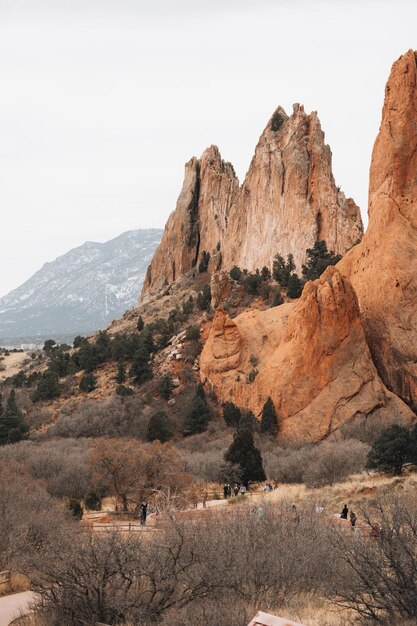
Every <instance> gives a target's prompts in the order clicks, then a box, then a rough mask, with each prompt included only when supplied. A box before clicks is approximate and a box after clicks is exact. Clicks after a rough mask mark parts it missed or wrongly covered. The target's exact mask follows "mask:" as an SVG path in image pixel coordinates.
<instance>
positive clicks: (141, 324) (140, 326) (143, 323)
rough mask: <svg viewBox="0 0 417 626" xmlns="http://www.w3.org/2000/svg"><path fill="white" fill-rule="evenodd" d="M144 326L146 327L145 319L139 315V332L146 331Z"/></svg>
mask: <svg viewBox="0 0 417 626" xmlns="http://www.w3.org/2000/svg"><path fill="white" fill-rule="evenodd" d="M144 326H145V322H144V321H143V317H142V315H139V317H138V321H137V324H136V328H137V329H138V331H139V332H141V331H142V330H143V329H144Z"/></svg>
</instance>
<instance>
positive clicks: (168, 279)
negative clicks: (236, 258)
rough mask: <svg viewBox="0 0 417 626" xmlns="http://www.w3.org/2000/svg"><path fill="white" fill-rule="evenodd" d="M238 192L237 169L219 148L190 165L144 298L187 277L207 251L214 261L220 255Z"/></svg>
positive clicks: (156, 256) (149, 270)
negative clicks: (235, 170)
mask: <svg viewBox="0 0 417 626" xmlns="http://www.w3.org/2000/svg"><path fill="white" fill-rule="evenodd" d="M238 190H239V181H238V179H237V177H236V175H235V172H234V170H233V167H232V165H231V164H230V163H226V162H225V161H223V160H222V159H221V156H220V153H219V150H218V148H217V147H216V146H211V147H210V148H208V149H207V150H206V151H205V152H204V153H203V155H202V157H201V159H196V158H195V157H194V158H192V159H191V160H190V161H189V162H188V163H187V164H186V166H185V176H184V182H183V185H182V189H181V193H180V195H179V197H178V201H177V206H176V209H175V211H174V212H173V213H171V215H170V217H169V219H168V222H167V224H166V226H165V231H164V235H163V237H162V241H161V243H160V245H159V247H158V249H157V250H156V252H155V255H154V257H153V259H152V262H151V264H150V265H149V267H148V271H147V275H146V278H145V282H144V288H143V291H142V297H143V295H144V294H148V295H149V294H154V293H157V292H158V291H160V290H161V289H163V288H164V287H165V286H166V285H169V284H170V283H173V282H175V281H176V280H177V279H178V278H181V277H182V276H184V274H186V273H187V272H188V271H189V270H191V269H192V268H194V267H195V266H196V265H197V264H198V262H199V260H200V259H201V255H202V252H203V251H206V252H210V254H211V255H212V256H213V257H215V256H216V253H217V254H219V251H220V249H221V247H222V242H223V238H224V235H225V232H226V223H227V216H228V212H229V210H230V206H231V205H232V203H233V201H234V198H235V196H236V195H237V193H238ZM220 264H221V260H220V259H219V260H218V265H220Z"/></svg>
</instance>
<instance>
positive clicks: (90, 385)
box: [79, 372, 97, 393]
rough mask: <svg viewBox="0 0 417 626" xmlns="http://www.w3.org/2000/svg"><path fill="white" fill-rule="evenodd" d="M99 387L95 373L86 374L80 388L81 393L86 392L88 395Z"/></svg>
mask: <svg viewBox="0 0 417 626" xmlns="http://www.w3.org/2000/svg"><path fill="white" fill-rule="evenodd" d="M96 386H97V378H96V377H95V376H94V374H93V372H86V373H85V374H84V375H83V376H82V377H81V380H80V384H79V388H80V391H85V392H86V393H90V392H91V391H94V389H95V388H96Z"/></svg>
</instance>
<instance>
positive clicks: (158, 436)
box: [146, 411, 174, 443]
mask: <svg viewBox="0 0 417 626" xmlns="http://www.w3.org/2000/svg"><path fill="white" fill-rule="evenodd" d="M173 434H174V433H173V428H172V425H171V421H170V419H169V417H168V415H167V414H166V413H165V412H164V411H158V413H155V414H154V415H152V416H151V418H150V420H149V424H148V430H147V433H146V439H147V440H148V441H156V440H158V441H160V442H161V443H165V442H166V441H169V440H170V439H171V437H172V435H173Z"/></svg>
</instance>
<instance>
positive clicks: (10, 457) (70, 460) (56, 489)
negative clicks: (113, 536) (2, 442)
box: [0, 439, 91, 498]
mask: <svg viewBox="0 0 417 626" xmlns="http://www.w3.org/2000/svg"><path fill="white" fill-rule="evenodd" d="M89 454H90V452H89V447H88V443H87V441H86V440H83V439H77V440H75V439H57V440H52V441H43V442H33V441H21V442H19V443H17V444H15V445H13V446H3V447H2V448H0V460H3V461H7V462H9V463H15V462H19V463H21V464H22V466H24V467H25V468H26V469H27V471H28V472H29V474H30V475H31V476H32V478H34V479H39V480H42V481H44V484H45V486H46V489H47V491H48V493H49V494H51V495H53V496H56V497H58V498H65V497H68V498H82V497H83V496H84V495H85V493H86V492H87V490H88V488H89V487H90V484H91V472H90V471H89V468H88V459H89Z"/></svg>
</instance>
